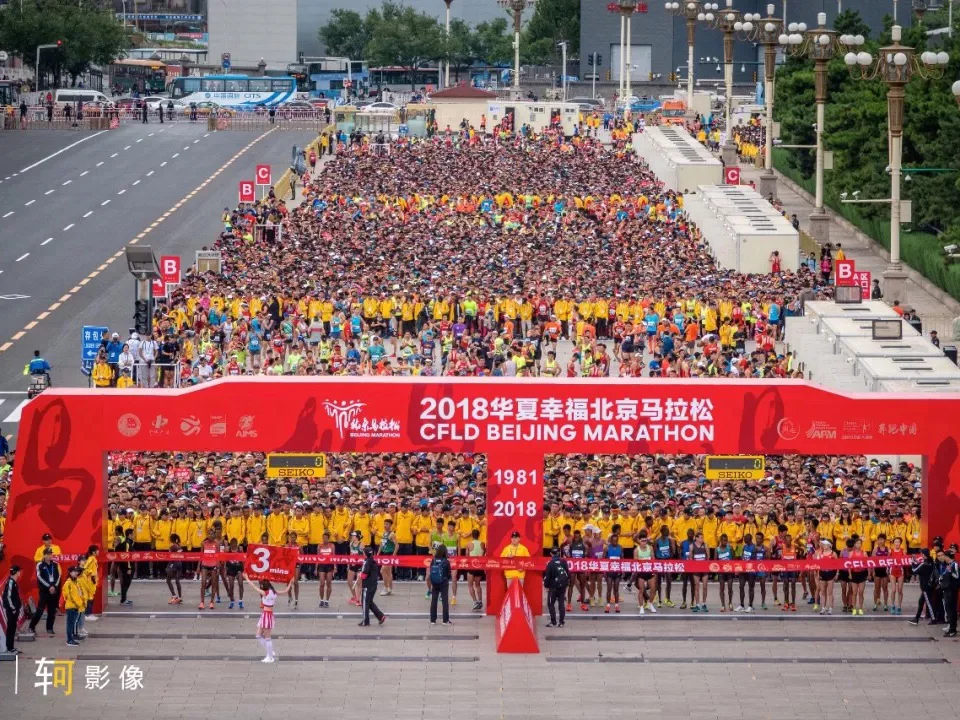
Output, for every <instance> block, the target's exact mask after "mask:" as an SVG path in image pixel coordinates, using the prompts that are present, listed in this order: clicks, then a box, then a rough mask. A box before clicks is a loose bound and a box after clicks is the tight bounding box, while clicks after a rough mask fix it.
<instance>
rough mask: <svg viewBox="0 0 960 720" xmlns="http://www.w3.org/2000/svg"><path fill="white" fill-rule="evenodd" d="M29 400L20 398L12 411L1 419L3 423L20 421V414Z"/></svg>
mask: <svg viewBox="0 0 960 720" xmlns="http://www.w3.org/2000/svg"><path fill="white" fill-rule="evenodd" d="M28 402H30V401H29V400H21V401H20V404H19V405H17V407H16V408H15V409H14V411H13V412H12V413H10V414H9V415H7V416H6V417H5V418H4V419H3V421H4V422H5V423H18V422H20V415H21V414H22V413H23V408H24V407H26V405H27V403H28Z"/></svg>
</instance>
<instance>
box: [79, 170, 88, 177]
mask: <svg viewBox="0 0 960 720" xmlns="http://www.w3.org/2000/svg"><path fill="white" fill-rule="evenodd" d="M89 173H90V171H89V170H84V171H83V172H82V173H80V177H83V176H84V175H87V174H89Z"/></svg>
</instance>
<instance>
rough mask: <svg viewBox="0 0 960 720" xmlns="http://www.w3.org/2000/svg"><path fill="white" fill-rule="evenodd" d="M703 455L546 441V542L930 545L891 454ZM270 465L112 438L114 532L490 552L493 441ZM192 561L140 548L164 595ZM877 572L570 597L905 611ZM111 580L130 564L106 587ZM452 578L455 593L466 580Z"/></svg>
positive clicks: (726, 551) (186, 544)
mask: <svg viewBox="0 0 960 720" xmlns="http://www.w3.org/2000/svg"><path fill="white" fill-rule="evenodd" d="M703 461H704V458H703V457H699V456H659V455H658V456H653V455H637V456H630V457H627V456H592V455H565V456H552V457H551V458H550V459H549V462H548V466H547V468H546V472H545V505H544V526H543V552H544V554H546V555H549V554H550V553H551V550H552V549H554V548H558V549H559V552H560V554H561V555H562V556H564V557H568V558H578V557H583V558H596V559H600V558H609V559H619V558H623V559H637V560H643V559H656V560H665V559H715V560H736V559H748V560H749V559H754V560H759V559H789V558H796V559H804V558H824V557H853V558H856V557H868V556H872V557H885V556H887V555H898V554H907V553H916V552H918V551H919V550H920V535H921V530H920V520H919V513H920V510H919V508H920V469H919V468H917V467H914V466H912V465H910V464H906V463H903V464H901V465H900V466H899V467H893V466H891V465H890V464H889V463H886V462H881V461H878V460H868V459H867V458H865V457H862V456H859V457H858V456H841V457H813V458H802V457H796V456H789V457H769V458H767V472H766V477H765V479H764V480H761V481H757V482H746V483H743V482H737V483H729V482H727V483H721V482H712V481H709V480H707V479H706V476H705V472H704V465H703ZM264 463H265V456H263V455H261V454H247V455H234V454H217V455H213V454H211V455H203V454H194V453H186V454H172V453H171V454H164V455H148V454H144V453H115V454H113V455H111V456H110V458H109V476H110V484H109V488H110V489H109V523H108V524H109V528H110V531H111V532H112V533H113V535H114V537H115V538H116V541H117V542H125V541H129V542H130V543H132V544H131V545H130V546H129V549H132V550H154V549H155V550H160V551H163V550H171V549H174V550H177V549H179V550H186V551H200V550H201V549H202V547H203V545H204V542H215V543H216V546H217V548H221V549H224V550H229V549H233V550H238V551H240V550H243V549H244V548H246V546H247V545H249V544H251V543H254V544H255V543H261V542H263V543H267V544H272V545H294V546H296V547H298V548H300V550H301V551H302V552H304V553H308V554H317V553H319V554H325V553H326V554H337V555H356V556H358V563H359V558H361V557H362V555H363V551H364V549H365V548H366V547H372V548H374V549H375V552H376V553H379V554H384V553H385V554H391V555H393V554H396V555H424V556H426V555H428V554H433V553H434V552H435V551H436V550H437V548H438V547H440V546H441V545H443V546H445V547H446V549H447V551H448V553H449V554H450V555H451V556H456V555H466V554H475V555H483V554H484V553H485V550H486V539H487V538H486V530H487V528H486V507H485V495H486V466H485V461H484V458H483V457H482V456H479V455H454V454H418V455H367V456H353V455H329V456H328V464H329V474H328V477H327V478H325V479H324V480H322V481H319V482H308V481H306V480H304V481H302V482H294V481H278V480H269V479H266V478H265V471H264ZM128 533H129V537H128ZM125 547H126V546H125ZM701 555H702V557H701ZM194 565H195V564H194ZM241 565H242V564H241V563H237V564H235V565H232V566H231V564H230V563H227V564H226V565H225V566H224V567H222V568H221V573H222V575H223V581H224V583H225V592H224V593H223V595H224V598H226V599H225V601H226V602H230V607H231V608H232V607H233V602H234V601H239V600H242V591H241V590H239V588H240V587H241V585H240V584H239V583H238V582H237V581H236V578H237V577H238V575H239V572H240V570H241ZM196 571H197V568H196V567H194V566H191V564H190V563H186V564H184V563H174V564H170V565H164V564H163V563H140V564H139V565H138V566H137V568H136V577H141V578H146V577H155V578H161V579H166V580H167V582H168V585H169V589H170V594H171V598H170V600H171V603H177V602H180V601H182V599H183V595H182V592H181V586H180V583H179V581H180V580H181V579H182V577H183V575H184V574H185V573H186V574H192V573H193V572H196ZM301 571H302V574H303V577H305V578H309V579H318V580H320V581H321V582H320V584H319V598H318V599H314V598H310V601H311V602H319V603H320V606H321V607H325V606H326V605H328V604H329V601H330V598H331V593H332V592H333V590H334V587H333V585H332V583H331V581H332V580H333V579H335V578H338V579H339V578H342V579H345V580H347V581H348V583H347V585H346V591H345V592H347V593H348V594H349V598H350V602H351V603H358V602H359V590H360V588H359V586H358V584H357V578H356V575H355V574H353V572H352V571H351V570H350V568H349V567H348V566H341V567H340V568H339V569H337V570H335V569H334V567H333V566H332V565H331V566H327V567H326V568H323V567H322V566H321V571H319V572H318V568H316V567H313V566H304V567H303V568H301ZM394 575H396V577H394ZM870 575H872V576H873V579H875V582H874V584H873V589H872V598H871V597H865V596H864V593H863V581H865V580H866V579H867V578H868V573H867V572H866V571H864V573H863V574H862V579H861V576H860V574H859V573H844V572H840V573H837V572H836V571H833V572H831V571H822V572H810V573H780V574H777V575H772V576H770V577H766V576H764V575H757V574H754V573H744V574H741V576H739V577H734V576H733V575H727V576H721V577H719V578H714V580H717V581H718V582H716V583H713V582H711V583H709V584H708V583H707V578H706V576H703V577H700V576H695V575H682V576H674V575H672V574H660V575H659V576H657V575H651V576H649V577H639V576H633V577H631V576H629V575H626V574H624V575H621V574H620V573H580V574H575V575H574V577H573V582H571V584H570V589H569V594H568V603H569V604H570V605H571V607H572V606H573V600H574V595H576V598H575V599H576V600H577V604H578V605H579V606H580V608H581V609H582V610H583V611H587V612H589V611H590V609H591V608H602V609H603V610H605V611H606V612H611V611H612V612H614V613H616V612H619V610H620V604H621V601H622V597H626V596H627V595H628V594H630V595H636V597H637V599H638V601H639V603H638V604H639V607H640V610H641V612H656V609H657V608H658V607H662V606H664V605H665V606H667V607H673V606H674V605H678V606H679V607H680V608H681V609H685V608H688V607H689V608H690V609H692V610H693V611H694V612H701V611H704V612H706V611H708V610H709V608H710V605H711V604H710V603H709V602H708V600H709V598H708V595H709V594H710V593H708V587H711V586H713V585H714V584H716V586H717V587H716V590H714V591H713V598H714V601H715V602H716V601H717V600H719V606H718V605H716V604H713V607H714V609H717V610H719V611H720V612H728V611H734V612H736V611H742V612H753V611H754V609H758V610H767V609H768V608H770V609H772V608H773V607H775V606H777V605H779V606H780V607H781V608H782V609H783V610H786V611H796V610H797V607H798V602H800V604H803V602H806V603H808V604H809V605H811V606H813V607H812V610H815V611H817V612H822V613H824V614H832V612H833V609H834V600H833V596H834V592H833V585H834V582H836V583H837V584H840V585H842V587H843V592H842V599H841V601H840V604H838V605H837V607H838V608H842V610H843V611H846V612H851V613H853V614H860V613H862V611H863V610H864V608H865V607H867V608H869V607H870V605H871V599H872V607H873V609H874V610H876V611H888V610H889V611H890V612H893V613H894V614H897V613H899V612H900V610H901V608H902V603H903V579H904V574H903V573H902V572H900V571H899V569H894V570H891V571H890V573H889V575H888V574H887V572H886V571H883V570H879V571H877V572H875V573H870ZM417 577H419V578H420V579H424V580H425V579H426V577H425V573H424V572H419V573H418V572H417V571H415V570H413V569H409V568H398V569H396V570H394V571H393V572H391V570H390V569H389V568H388V569H386V571H385V574H384V578H383V579H384V583H385V588H384V592H385V593H386V594H391V593H392V591H393V582H394V580H397V579H399V580H408V579H415V578H417ZM462 579H463V580H467V579H468V578H466V577H464V578H462ZM118 580H120V577H119V573H117V574H116V575H115V576H114V577H113V579H112V580H111V590H113V589H114V585H116V583H117V582H118ZM469 580H470V582H466V583H465V584H467V587H468V592H469V594H470V596H471V601H472V602H473V603H474V606H475V609H480V607H481V605H480V602H481V600H482V589H481V585H480V581H479V579H478V578H473V577H471V578H469ZM675 586H677V587H675ZM798 588H799V590H800V592H801V593H802V595H801V597H800V600H799V601H798V599H797V594H798V593H797V590H798ZM451 590H452V599H453V601H454V603H455V602H456V597H457V582H456V579H454V582H453V585H452V588H451ZM768 590H769V592H768ZM235 591H236V592H237V593H238V595H236V596H235ZM300 592H301V588H300V586H299V582H295V583H294V584H293V585H292V587H291V588H290V595H289V597H290V602H291V603H293V604H296V605H298V604H299V600H300ZM621 593H622V594H623V595H621ZM124 599H126V598H125V597H124ZM201 602H202V601H201ZM209 602H210V605H211V606H212V605H213V602H214V601H213V599H211V600H210V601H209Z"/></svg>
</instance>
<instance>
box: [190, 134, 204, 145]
mask: <svg viewBox="0 0 960 720" xmlns="http://www.w3.org/2000/svg"><path fill="white" fill-rule="evenodd" d="M204 137H206V135H204ZM198 142H200V138H197V139H196V140H194V141H193V144H194V145H196V144H197V143H198Z"/></svg>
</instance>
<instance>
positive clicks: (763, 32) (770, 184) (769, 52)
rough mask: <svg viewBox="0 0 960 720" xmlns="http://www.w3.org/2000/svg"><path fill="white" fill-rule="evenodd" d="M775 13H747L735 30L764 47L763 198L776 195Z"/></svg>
mask: <svg viewBox="0 0 960 720" xmlns="http://www.w3.org/2000/svg"><path fill="white" fill-rule="evenodd" d="M773 10H774V7H773V5H772V4H771V5H767V17H765V18H764V17H760V13H754V14H751V13H747V14H746V15H744V16H743V20H744V21H743V23H740V27H739V28H736V29H738V30H740V31H741V32H743V33H744V34H745V35H746V36H747V39H749V40H751V41H753V42H756V43H759V44H760V45H763V79H764V86H763V99H764V104H765V105H766V110H767V131H766V133H765V135H766V147H765V150H764V154H763V173H762V174H761V175H760V194H761V195H763V196H764V197H768V196H770V195H774V196H776V194H777V176H776V175H774V174H773V78H774V73H775V72H776V69H777V46H778V45H779V43H780V35H781V31H782V30H783V20H782V19H781V18H779V17H777V16H776V15H774V14H773ZM748 25H749V26H750V28H749V29H748V27H747V26H748ZM728 132H729V131H728Z"/></svg>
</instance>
